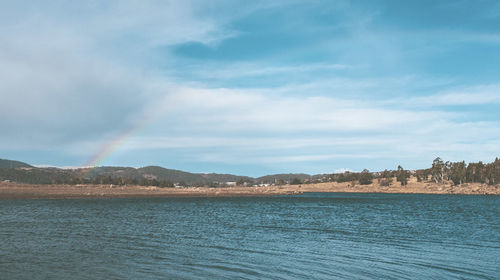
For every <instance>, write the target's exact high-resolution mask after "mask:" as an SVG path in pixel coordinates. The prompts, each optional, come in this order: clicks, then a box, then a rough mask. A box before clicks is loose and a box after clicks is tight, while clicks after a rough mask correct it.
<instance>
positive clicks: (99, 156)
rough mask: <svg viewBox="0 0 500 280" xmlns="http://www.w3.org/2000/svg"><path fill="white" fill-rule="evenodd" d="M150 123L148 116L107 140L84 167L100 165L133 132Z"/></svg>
mask: <svg viewBox="0 0 500 280" xmlns="http://www.w3.org/2000/svg"><path fill="white" fill-rule="evenodd" d="M149 123H150V118H147V119H146V120H144V121H142V122H140V123H138V124H136V125H134V126H132V127H131V128H129V129H127V130H126V131H124V132H122V133H121V134H119V135H118V136H116V137H114V138H113V139H111V140H110V141H108V142H107V143H106V144H105V145H104V146H103V147H102V148H101V149H100V150H99V152H98V153H96V154H95V155H94V156H92V157H91V158H90V159H89V160H88V161H87V162H86V163H85V165H84V166H85V167H96V166H100V164H101V163H102V162H103V161H104V160H105V159H106V158H107V157H109V156H110V155H111V154H112V153H113V152H115V151H116V150H117V149H118V148H120V147H121V146H122V145H123V143H125V141H127V139H129V138H130V137H131V136H132V135H134V134H135V133H137V132H139V131H141V130H142V129H143V128H145V127H146V126H147V125H148V124H149Z"/></svg>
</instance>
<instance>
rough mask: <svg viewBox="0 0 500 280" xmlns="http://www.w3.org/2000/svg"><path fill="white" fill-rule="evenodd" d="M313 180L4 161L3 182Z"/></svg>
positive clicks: (305, 176)
mask: <svg viewBox="0 0 500 280" xmlns="http://www.w3.org/2000/svg"><path fill="white" fill-rule="evenodd" d="M21 167H23V168H21ZM316 176H319V175H316ZM313 178H314V176H311V175H308V174H302V173H298V174H274V175H267V176H262V177H259V178H252V177H248V176H238V175H233V174H217V173H190V172H186V171H181V170H175V169H167V168H164V167H161V166H146V167H141V168H133V167H116V166H99V167H89V168H77V169H60V168H54V167H51V168H38V167H33V166H31V165H29V164H26V163H24V162H19V161H14V160H4V159H0V180H9V181H13V182H20V183H31V184H62V183H68V184H80V183H98V184H154V183H155V182H170V183H174V184H181V185H188V186H193V185H210V186H218V185H219V186H220V185H221V184H225V183H228V182H246V183H250V184H254V183H283V182H285V183H289V182H291V181H292V180H293V179H299V180H301V181H304V180H311V179H313Z"/></svg>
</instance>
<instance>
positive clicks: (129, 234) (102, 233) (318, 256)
mask: <svg viewBox="0 0 500 280" xmlns="http://www.w3.org/2000/svg"><path fill="white" fill-rule="evenodd" d="M499 217H500V197H498V196H488V197H486V196H460V195H413V194H405V195H398V194H307V195H303V196H296V197H265V198H151V199H143V198H141V199H78V200H3V201H0V240H1V242H0V278H1V279H89V278H93V279H167V278H170V279H171V278H188V279H206V278H215V279H221V278H227V279H234V278H246V279H262V278H273V279H298V278H302V279H311V278H315V279H332V278H344V279H353V278H356V279H359V278H361V279H415V278H420V279H428V278H439V279H443V278H448V279H457V278H465V279H499V278H500V266H499V263H500V218H499Z"/></svg>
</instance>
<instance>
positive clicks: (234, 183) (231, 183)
mask: <svg viewBox="0 0 500 280" xmlns="http://www.w3.org/2000/svg"><path fill="white" fill-rule="evenodd" d="M226 185H227V186H229V187H234V186H236V182H226Z"/></svg>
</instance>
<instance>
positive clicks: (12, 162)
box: [0, 159, 33, 168]
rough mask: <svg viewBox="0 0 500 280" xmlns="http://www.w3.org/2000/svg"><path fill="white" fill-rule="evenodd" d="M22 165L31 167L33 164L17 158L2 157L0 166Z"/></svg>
mask: <svg viewBox="0 0 500 280" xmlns="http://www.w3.org/2000/svg"><path fill="white" fill-rule="evenodd" d="M20 167H26V168H29V167H33V166H31V165H29V164H27V163H24V162H21V161H17V160H8V159H0V168H20Z"/></svg>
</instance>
